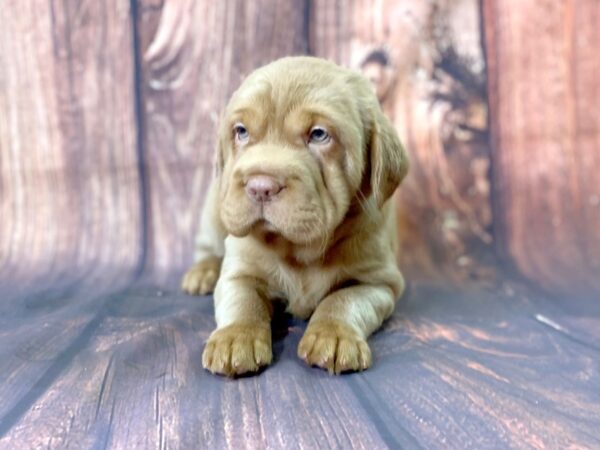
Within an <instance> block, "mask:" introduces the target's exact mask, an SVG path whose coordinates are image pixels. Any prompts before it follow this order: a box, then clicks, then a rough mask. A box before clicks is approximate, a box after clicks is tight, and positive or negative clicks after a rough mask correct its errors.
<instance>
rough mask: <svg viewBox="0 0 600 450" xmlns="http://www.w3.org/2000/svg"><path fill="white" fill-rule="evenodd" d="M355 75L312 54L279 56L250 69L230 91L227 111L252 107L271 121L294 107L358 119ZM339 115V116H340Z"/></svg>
mask: <svg viewBox="0 0 600 450" xmlns="http://www.w3.org/2000/svg"><path fill="white" fill-rule="evenodd" d="M357 80H358V77H356V75H354V74H353V73H352V72H350V71H349V70H346V69H342V68H340V67H338V66H336V65H334V64H332V63H329V62H327V61H323V60H318V59H315V58H308V57H307V58H295V59H293V60H286V59H283V60H279V61H277V62H275V63H272V64H270V65H267V66H265V67H263V68H261V69H259V70H257V71H255V72H254V73H252V74H251V75H250V76H249V77H248V78H247V79H246V80H245V81H244V82H243V83H242V85H241V86H240V88H239V89H238V90H237V91H236V92H235V94H234V95H233V97H232V99H231V101H230V103H229V105H228V108H227V109H228V113H229V114H232V113H235V112H237V111H240V110H243V109H246V108H247V109H252V110H254V111H256V112H258V113H260V114H261V115H262V116H263V119H266V120H267V121H268V122H269V123H271V124H275V123H276V122H278V121H282V120H284V118H285V117H286V116H287V115H288V114H289V113H290V112H291V111H295V110H297V109H298V108H305V109H308V110H310V111H313V112H315V113H317V114H322V115H324V116H328V117H329V118H331V119H332V120H335V119H340V120H344V121H347V120H352V121H354V120H356V121H359V120H360V112H361V111H360V107H359V106H360V105H358V104H357V103H356V98H357V96H356V95H353V89H355V88H360V87H362V86H356V84H357V82H359V81H360V80H358V81H357ZM342 116H343V117H342Z"/></svg>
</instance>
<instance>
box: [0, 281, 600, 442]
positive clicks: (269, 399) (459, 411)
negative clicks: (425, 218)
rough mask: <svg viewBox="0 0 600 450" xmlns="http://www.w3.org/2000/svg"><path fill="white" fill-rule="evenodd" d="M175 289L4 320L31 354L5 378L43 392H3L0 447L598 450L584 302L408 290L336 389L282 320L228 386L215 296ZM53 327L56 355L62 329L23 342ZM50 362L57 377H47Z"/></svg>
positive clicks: (598, 403) (599, 368)
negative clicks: (219, 372) (208, 360)
mask: <svg viewBox="0 0 600 450" xmlns="http://www.w3.org/2000/svg"><path fill="white" fill-rule="evenodd" d="M176 284H177V280H175V283H173V284H169V286H168V287H165V286H164V285H162V286H160V287H159V286H156V285H153V284H148V283H147V282H144V283H142V284H138V285H135V286H133V287H130V288H128V289H125V290H122V289H121V288H117V287H115V292H114V294H112V295H110V294H106V293H102V294H101V296H100V298H99V299H98V301H95V302H89V301H84V302H83V306H82V307H80V308H77V307H73V306H74V305H73V303H72V302H75V301H77V299H78V298H79V299H81V297H79V294H73V295H72V296H71V297H69V298H70V300H69V299H67V300H66V301H65V303H64V304H62V305H57V306H56V307H55V308H52V309H46V310H45V311H42V310H38V311H37V312H36V313H35V314H32V312H31V310H28V309H27V308H26V307H25V308H14V311H15V312H14V313H13V314H12V315H11V322H12V324H13V325H12V326H11V327H10V328H7V327H6V326H5V324H4V325H2V328H3V329H4V330H12V331H14V332H15V333H14V334H13V337H12V338H11V343H12V344H11V345H12V347H11V348H17V349H22V351H21V352H20V353H19V355H21V356H23V355H28V357H22V358H21V360H20V365H19V366H17V365H15V364H6V363H3V364H2V368H1V372H0V373H2V374H3V375H5V376H7V377H8V378H10V379H14V378H12V377H13V376H17V375H21V376H23V377H25V378H26V379H27V380H35V379H36V377H35V373H36V371H38V378H39V379H41V380H42V382H41V383H40V382H37V384H36V386H37V388H38V389H37V391H36V390H35V389H31V390H30V391H29V392H27V391H26V390H25V392H26V394H24V392H23V390H22V389H17V388H18V387H19V385H18V384H14V382H13V386H14V388H15V390H16V391H17V392H16V394H15V395H13V396H12V397H11V396H9V397H7V399H10V405H8V413H6V411H7V405H6V404H3V405H2V409H1V411H0V448H2V449H4V448H6V449H9V448H10V449H18V448H70V447H74V448H105V447H106V448H153V447H156V448H181V449H185V448H232V449H233V448H235V449H238V448H265V447H268V448H364V449H373V448H386V447H387V448H441V447H443V448H457V449H458V448H460V449H462V448H506V447H510V448H566V447H569V446H570V447H574V448H575V447H579V448H596V447H598V445H600V438H599V437H598V434H597V432H596V431H597V428H598V426H600V421H599V418H600V364H599V363H598V361H599V360H598V352H599V351H600V348H599V347H597V345H596V344H595V343H594V341H593V340H587V339H585V338H583V339H579V340H578V339H573V336H577V335H578V332H579V331H582V330H579V329H578V325H577V322H576V320H577V318H578V317H585V316H586V315H587V316H588V320H591V321H592V322H588V325H589V324H591V325H593V326H596V327H597V326H598V325H600V323H599V322H598V319H597V317H596V318H594V317H593V316H590V314H589V312H590V311H593V308H594V307H595V303H594V302H593V301H590V302H588V303H586V304H583V303H580V304H579V305H578V308H577V310H572V311H571V312H566V311H562V312H561V314H559V315H556V314H555V313H556V312H557V310H556V309H553V308H551V307H550V305H551V304H550V303H549V302H548V301H547V299H544V298H539V297H535V296H532V294H531V293H530V292H529V291H528V290H526V289H524V288H522V287H519V286H515V285H508V284H507V285H504V287H502V288H500V287H499V288H498V289H494V290H482V291H470V292H465V291H451V290H450V291H449V290H442V289H439V288H434V287H431V286H428V285H417V286H415V289H413V291H412V292H411V294H410V296H409V297H408V298H407V299H405V301H404V303H402V304H401V305H399V308H398V310H397V311H396V313H395V314H394V315H393V316H392V318H391V319H390V320H389V321H388V322H387V323H386V324H385V326H384V328H383V329H382V330H381V331H380V332H378V333H376V334H375V335H374V337H373V338H372V339H371V341H370V342H371V346H372V349H373V354H374V358H375V359H374V366H373V367H372V368H371V369H369V370H368V371H366V372H364V373H361V374H353V375H347V376H341V377H333V376H330V375H328V374H327V373H326V372H325V371H322V370H319V369H312V368H309V367H307V366H305V365H304V363H302V362H301V361H300V360H299V359H298V357H297V356H296V347H297V345H298V342H299V340H300V337H301V334H302V332H303V330H304V328H305V324H304V323H302V322H298V321H294V320H290V319H289V318H286V317H285V316H283V317H280V319H279V321H278V322H277V324H276V326H275V330H276V331H275V333H274V335H275V336H276V338H275V343H274V353H275V362H274V364H273V365H272V366H271V367H269V368H267V369H266V370H265V371H264V372H262V373H261V374H259V375H257V376H254V377H246V378H241V379H238V380H229V379H225V378H222V377H217V376H214V375H211V374H209V373H208V372H206V371H204V370H203V369H202V368H201V364H200V355H201V350H202V345H203V343H204V341H205V340H206V338H207V337H208V335H209V333H210V331H211V330H212V329H213V326H214V321H213V308H212V301H211V299H210V298H209V297H200V298H198V297H187V296H184V295H182V294H180V293H178V290H177V288H176ZM104 285H105V286H106V284H104ZM0 294H2V291H0ZM19 298H21V299H23V300H22V301H25V298H26V297H18V298H15V299H14V302H15V303H14V305H19ZM43 299H44V297H43V294H42V295H41V296H40V297H39V299H38V303H39V304H42V303H43ZM21 306H26V305H21ZM590 308H591V309H590ZM550 318H551V319H550ZM64 323H68V324H73V325H74V324H78V323H81V324H86V325H85V326H84V327H83V329H81V327H79V331H78V332H75V333H73V334H74V336H75V339H71V340H70V342H71V343H70V344H68V345H67V350H60V345H59V341H60V340H65V339H63V338H62V337H61V336H65V337H66V335H67V334H72V333H71V332H70V331H69V330H71V328H70V326H67V327H64V332H62V333H57V337H56V338H54V339H50V340H48V343H47V344H46V345H34V346H32V345H31V343H33V342H40V341H41V340H45V339H46V337H47V336H48V329H52V328H56V327H60V326H61V324H64ZM549 323H550V324H551V325H548V324H549ZM42 324H47V325H46V326H45V327H44V326H41V325H42ZM36 325H37V327H36ZM19 330H21V331H22V332H20V331H19ZM74 331H76V330H74ZM583 331H585V330H583ZM579 336H580V337H581V336H582V335H579ZM66 341H69V339H67V340H66ZM73 342H74V344H73ZM61 345H63V344H61ZM9 353H10V352H9ZM17 356H18V355H16V354H15V355H13V358H15V357H17ZM48 366H50V368H52V367H53V366H58V369H56V368H55V369H54V370H55V372H53V373H54V376H53V377H49V376H47V371H48V370H49V369H48V368H47V367H48ZM32 391H33V392H34V395H32V393H31V392H32ZM3 392H4V391H3ZM7 392H8V391H7ZM5 393H6V392H5ZM13 397H14V398H13ZM21 397H24V398H25V400H22V398H21ZM4 398H5V397H4V394H3V399H4ZM23 402H28V403H27V405H28V407H25V408H24V407H23V404H22V403H23ZM15 405H17V406H16V407H15ZM16 412H18V413H19V415H18V416H15V413H16ZM6 425H9V426H6Z"/></svg>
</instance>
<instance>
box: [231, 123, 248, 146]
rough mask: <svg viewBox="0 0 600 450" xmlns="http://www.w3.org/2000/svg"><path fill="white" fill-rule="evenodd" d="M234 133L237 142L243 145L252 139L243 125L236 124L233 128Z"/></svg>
mask: <svg viewBox="0 0 600 450" xmlns="http://www.w3.org/2000/svg"><path fill="white" fill-rule="evenodd" d="M233 133H234V135H235V140H236V141H238V142H240V143H242V144H244V143H246V142H248V139H249V138H250V133H248V130H247V129H246V127H245V126H244V125H243V124H241V123H236V124H235V125H234V126H233Z"/></svg>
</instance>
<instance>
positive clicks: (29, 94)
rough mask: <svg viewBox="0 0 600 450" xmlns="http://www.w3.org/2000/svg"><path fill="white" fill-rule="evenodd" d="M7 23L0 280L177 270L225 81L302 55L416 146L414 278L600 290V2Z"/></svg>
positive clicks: (182, 8) (399, 1)
mask: <svg viewBox="0 0 600 450" xmlns="http://www.w3.org/2000/svg"><path fill="white" fill-rule="evenodd" d="M0 23H2V27H0V280H3V281H5V282H12V281H14V280H15V279H29V280H36V279H39V277H50V278H52V277H61V276H64V275H65V274H69V276H71V275H76V276H78V277H86V276H90V274H102V273H106V272H107V271H108V272H111V273H112V272H116V273H118V274H121V275H127V274H134V273H141V272H142V271H146V273H152V274H154V275H155V276H157V277H159V278H160V277H161V276H163V275H165V274H169V273H174V272H176V271H181V270H183V269H184V267H185V266H186V265H187V264H189V263H190V262H191V255H192V240H193V236H194V233H195V230H196V227H197V223H198V216H199V211H200V208H201V206H202V203H203V196H204V192H205V191H206V188H207V185H208V182H209V179H210V173H211V161H212V152H213V147H214V142H215V129H216V124H217V122H218V120H219V116H220V113H221V111H222V109H223V107H224V105H225V103H226V101H227V99H228V97H229V95H230V94H231V93H232V92H233V90H234V89H235V88H236V87H237V85H238V84H239V83H240V81H241V80H242V79H243V77H244V76H245V75H246V74H247V73H249V72H250V71H251V70H252V69H254V68H256V67H258V66H260V65H262V64H264V63H266V62H268V61H271V60H273V59H275V58H278V57H280V56H284V55H290V54H311V55H316V56H321V57H325V58H329V59H332V60H334V61H336V62H338V63H340V64H344V65H347V66H350V67H352V68H355V69H357V70H361V71H363V72H364V73H365V75H366V76H368V77H369V78H371V79H372V80H373V83H374V85H375V88H376V92H377V95H378V96H379V98H380V101H381V103H382V106H383V108H384V109H385V111H386V113H387V114H388V115H389V116H390V118H391V119H392V120H393V122H394V123H395V125H396V127H397V129H398V132H399V133H400V135H401V137H402V139H403V140H404V142H405V144H406V146H407V148H408V150H409V152H410V154H411V157H412V162H413V164H412V171H411V173H410V175H409V177H408V178H407V180H406V182H405V183H404V184H403V186H402V188H401V189H400V191H399V192H398V195H397V203H398V207H399V208H398V211H399V212H398V215H399V219H400V220H399V224H400V225H399V230H398V232H399V235H400V238H401V242H402V251H401V254H400V255H399V262H400V264H401V266H402V267H403V269H404V270H405V271H406V272H408V273H409V276H410V277H411V279H423V278H426V279H434V280H443V281H444V282H446V281H452V282H454V283H464V282H468V281H483V282H494V279H495V277H496V274H497V273H498V271H499V269H498V267H503V268H509V270H510V271H512V272H514V273H516V274H520V275H522V276H523V277H525V278H526V279H528V280H531V281H532V282H533V283H535V284H536V285H537V286H539V287H542V288H543V289H544V290H546V291H548V292H555V293H565V292H569V293H571V292H572V288H573V286H575V287H577V288H578V289H581V290H582V291H585V292H588V293H589V292H600V281H599V278H598V276H597V274H598V273H600V178H599V177H598V176H596V173H597V171H598V170H599V169H600V88H599V87H598V83H597V81H596V77H597V73H598V72H599V70H600V55H599V52H598V50H597V49H598V44H599V43H600V31H598V30H599V28H598V26H597V24H598V23H600V3H599V2H597V1H596V0H580V1H578V2H573V1H566V0H565V1H560V0H545V1H534V0H483V1H481V2H479V1H476V0H436V1H431V2H421V1H416V0H396V1H391V0H380V1H375V0H355V1H352V0H336V1H325V0H296V1H288V0H271V1H268V0H253V1H242V0H223V1H218V2H215V1H209V0H164V1H160V0H138V1H136V0H132V1H125V0H82V1H74V0H73V1H70V0H69V1H58V0H51V1H49V2H48V1H41V0H30V1H25V2H8V1H5V2H3V4H2V7H1V8H0ZM498 261H500V262H501V263H502V264H498ZM32 274H33V275H34V276H32Z"/></svg>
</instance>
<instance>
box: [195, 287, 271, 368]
mask: <svg viewBox="0 0 600 450" xmlns="http://www.w3.org/2000/svg"><path fill="white" fill-rule="evenodd" d="M262 291H263V289H262V288H261V286H260V285H259V283H258V282H257V280H256V279H255V278H251V277H240V276H237V277H235V278H233V277H227V278H223V279H220V280H219V283H218V284H217V288H216V290H215V318H216V321H217V329H216V330H215V331H213V333H212V334H211V335H210V338H209V339H208V342H207V343H206V347H204V352H203V354H202V365H203V366H204V368H205V369H208V370H210V371H211V372H212V373H219V374H223V375H228V376H233V375H240V374H243V373H246V372H256V371H257V370H258V369H259V368H260V367H261V366H265V365H268V364H270V363H271V360H272V357H273V354H272V345H271V316H272V313H273V311H272V305H271V303H270V301H268V300H267V299H266V297H265V296H264V295H263V294H262Z"/></svg>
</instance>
